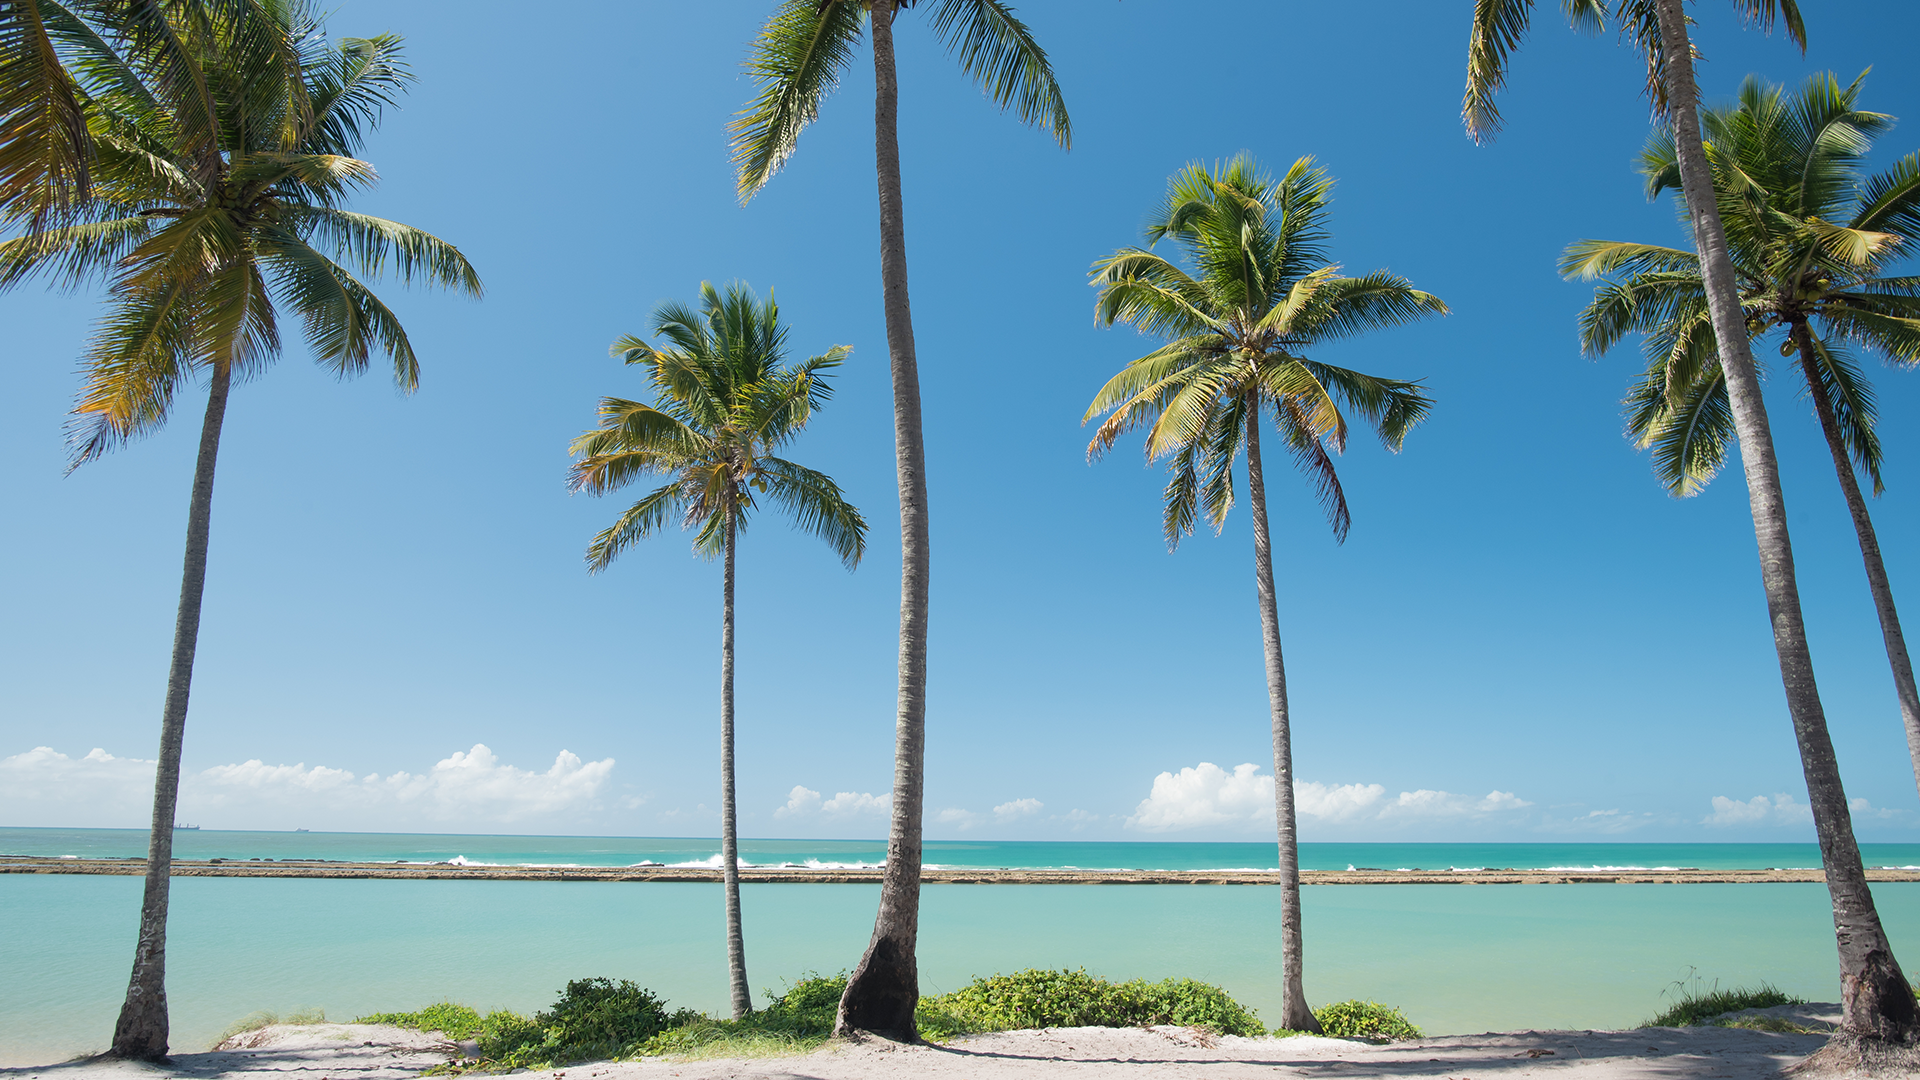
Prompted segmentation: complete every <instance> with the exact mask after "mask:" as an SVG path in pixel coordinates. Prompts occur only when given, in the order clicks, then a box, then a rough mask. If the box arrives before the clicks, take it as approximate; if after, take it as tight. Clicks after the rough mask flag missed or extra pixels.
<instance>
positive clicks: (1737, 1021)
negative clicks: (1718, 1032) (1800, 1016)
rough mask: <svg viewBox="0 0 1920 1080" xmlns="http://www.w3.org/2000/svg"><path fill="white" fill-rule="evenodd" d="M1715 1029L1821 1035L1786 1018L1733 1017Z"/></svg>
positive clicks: (1815, 1030) (1814, 1029) (1718, 1023)
mask: <svg viewBox="0 0 1920 1080" xmlns="http://www.w3.org/2000/svg"><path fill="white" fill-rule="evenodd" d="M1714 1026H1715V1027H1729V1028H1741V1029H1744V1030H1746V1031H1777V1032H1780V1033H1782V1034H1786V1035H1819V1034H1821V1032H1820V1030H1819V1029H1817V1028H1810V1027H1808V1026H1806V1025H1805V1024H1796V1023H1794V1022H1793V1021H1791V1020H1789V1019H1787V1018H1786V1017H1784V1016H1733V1017H1728V1018H1727V1019H1725V1020H1719V1021H1716V1022H1715V1023H1714Z"/></svg>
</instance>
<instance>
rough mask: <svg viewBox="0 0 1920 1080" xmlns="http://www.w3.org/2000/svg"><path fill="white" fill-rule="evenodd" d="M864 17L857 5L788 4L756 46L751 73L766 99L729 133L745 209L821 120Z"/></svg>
mask: <svg viewBox="0 0 1920 1080" xmlns="http://www.w3.org/2000/svg"><path fill="white" fill-rule="evenodd" d="M864 17H865V12H864V11H863V10H862V7H861V5H860V4H859V3H856V2H855V0H824V2H823V0H785V2H784V3H782V4H781V5H780V7H779V8H778V9H777V10H776V11H775V12H774V14H773V17H772V18H771V19H768V20H767V25H766V26H765V27H763V28H762V29H761V31H760V35H759V36H758V37H756V38H755V39H754V43H753V52H752V54H751V55H750V56H749V57H748V59H747V71H748V72H749V73H751V74H752V76H753V79H754V81H755V82H756V83H758V84H759V86H760V92H759V94H758V95H757V96H755V98H754V99H753V101H752V102H751V103H750V104H748V106H747V107H746V108H745V109H743V110H741V111H740V113H739V114H738V115H737V116H736V117H735V118H734V120H733V123H732V124H731V125H729V129H730V130H731V131H732V132H733V164H734V168H735V169H736V170H737V171H738V187H739V193H740V201H741V202H745V201H747V200H748V199H751V198H753V196H754V194H755V193H756V192H758V191H759V190H760V189H761V188H763V187H765V186H766V185H767V181H769V180H771V179H773V174H774V173H777V172H779V171H780V166H782V165H784V164H786V161H787V159H788V158H789V157H792V156H793V149H794V146H795V145H796V144H797V143H798V142H799V140H800V132H801V131H803V130H804V129H805V128H806V126H807V125H808V124H811V123H813V121H814V120H815V119H817V118H818V117H819V115H820V102H821V101H823V100H825V99H826V96H827V95H828V94H831V93H833V91H834V89H835V88H836V87H838V86H839V85H840V76H841V74H842V73H844V72H845V71H846V69H847V65H848V64H849V63H851V62H852V61H853V50H854V46H855V44H856V43H858V42H859V40H860V24H861V20H862V19H863V18H864Z"/></svg>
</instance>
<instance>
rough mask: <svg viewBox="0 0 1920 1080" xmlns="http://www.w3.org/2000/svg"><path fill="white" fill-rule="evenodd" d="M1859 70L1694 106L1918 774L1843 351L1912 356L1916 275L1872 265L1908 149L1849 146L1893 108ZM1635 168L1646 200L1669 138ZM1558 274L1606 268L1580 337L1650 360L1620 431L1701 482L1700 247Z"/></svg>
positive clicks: (1660, 465) (1859, 410)
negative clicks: (1862, 571) (1863, 96)
mask: <svg viewBox="0 0 1920 1080" xmlns="http://www.w3.org/2000/svg"><path fill="white" fill-rule="evenodd" d="M1864 78H1865V76H1864V75H1863V76H1862V77H1861V79H1864ZM1861 79H1856V80H1855V81H1854V83H1853V84H1852V85H1851V86H1846V87H1842V86H1841V85H1840V84H1839V83H1838V82H1837V81H1836V80H1835V79H1834V78H1833V77H1832V76H1831V75H1825V76H1816V77H1815V78H1813V79H1810V80H1809V81H1808V82H1807V84H1806V86H1805V87H1804V88H1803V89H1802V90H1801V91H1800V93H1799V94H1798V95H1797V96H1795V97H1793V98H1792V99H1788V98H1787V96H1786V94H1785V93H1784V92H1783V91H1782V89H1781V88H1780V87H1776V86H1768V85H1766V84H1765V83H1763V82H1761V81H1759V80H1758V79H1751V78H1750V79H1748V80H1747V82H1746V83H1745V85H1743V86H1742V87H1741V88H1740V105H1739V107H1738V108H1737V109H1715V110H1709V111H1708V112H1707V113H1706V114H1705V116H1704V118H1703V119H1704V122H1705V124H1706V129H1707V135H1708V138H1707V142H1706V148H1707V156H1708V158H1709V159H1711V160H1712V162H1713V182H1714V190H1715V193H1716V196H1717V198H1718V201H1719V204H1720V217H1721V221H1723V222H1724V223H1725V225H1726V230H1727V243H1728V247H1729V253H1730V255H1731V257H1732V260H1733V267H1734V273H1735V274H1736V275H1737V277H1738V280H1739V287H1740V303H1741V307H1742V308H1743V309H1744V311H1745V313H1746V325H1747V332H1748V334H1749V335H1750V336H1751V337H1755V338H1758V337H1760V336H1763V335H1766V334H1770V333H1772V332H1773V331H1776V330H1777V331H1780V333H1781V336H1782V340H1781V342H1780V345H1779V347H1780V354H1781V355H1782V356H1793V357H1797V358H1798V360H1799V370H1800V374H1801V377H1802V379H1803V380H1804V384H1805V386H1806V388H1807V394H1808V397H1809V399H1810V400H1812V402H1813V407H1814V415H1815V416H1816V417H1817V418H1818V419H1819V421H1820V431H1821V434H1822V435H1823V436H1825V438H1826V441H1827V450H1828V452H1829V454H1830V455H1831V456H1832V458H1833V466H1834V471H1835V473H1836V475H1837V476H1838V477H1839V480H1840V490H1841V494H1842V495H1843V496H1844V497H1845V499H1846V503H1847V510H1848V512H1849V514H1850V515H1851V516H1852V518H1853V527H1854V532H1855V534H1856V536H1857V537H1858V539H1859V543H1860V555H1861V559H1862V560H1863V561H1864V563H1865V564H1866V571H1867V586H1868V591H1869V592H1870V593H1871V595H1872V597H1873V604H1874V609H1875V611H1876V613H1877V614H1878V615H1879V619H1880V632H1881V637H1882V638H1883V640H1884V641H1885V643H1886V648H1887V661H1888V664H1889V666H1890V667H1891V668H1892V670H1893V681H1894V691H1895V695H1896V697H1897V698H1898V700H1899V705H1900V716H1901V720H1902V721H1903V723H1904V726H1905V728H1906V733H1907V747H1908V750H1909V752H1910V754H1911V756H1912V760H1913V766H1914V772H1915V778H1916V781H1920V694H1916V692H1915V689H1914V678H1913V664H1912V661H1911V660H1910V659H1909V658H1908V654H1907V645H1906V638H1905V636H1904V635H1903V634H1902V633H1901V630H1900V614H1899V612H1898V610H1897V609H1896V608H1895V607H1894V603H1893V589H1892V586H1891V585H1889V584H1888V581H1887V568H1886V563H1885V562H1884V560H1882V558H1881V557H1880V542H1879V540H1878V538H1877V537H1876V536H1875V535H1874V529H1873V519H1872V518H1871V516H1869V514H1868V512H1867V503H1866V499H1865V498H1863V497H1862V495H1861V492H1860V482H1859V479H1858V477H1857V476H1856V475H1855V473H1856V470H1857V471H1858V473H1859V474H1861V475H1864V476H1865V477H1866V478H1867V479H1869V480H1871V481H1872V482H1873V493H1874V494H1875V495H1876V496H1877V495H1879V494H1880V493H1881V491H1882V490H1884V485H1883V484H1882V482H1881V478H1880V439H1879V436H1878V435H1877V434H1876V433H1875V431H1874V423H1875V408H1874V395H1873V387H1872V385H1871V384H1870V383H1868V382H1867V380H1866V378H1865V376H1864V375H1863V374H1862V372H1861V370H1860V368H1859V365H1858V364H1856V363H1855V362H1854V360H1853V358H1852V356H1851V355H1849V352H1848V346H1849V345H1852V346H1857V347H1859V348H1862V349H1865V350H1867V351H1869V352H1877V353H1879V354H1880V355H1882V356H1883V357H1885V358H1887V359H1889V360H1894V361H1899V362H1903V363H1906V364H1913V363H1915V362H1916V361H1920V320H1916V318H1915V316H1916V315H1920V278H1912V277H1894V276H1889V275H1887V274H1885V273H1883V263H1884V261H1885V260H1886V259H1887V258H1889V257H1893V256H1897V255H1899V254H1902V253H1904V252H1905V251H1907V250H1909V245H1911V244H1913V243H1914V241H1915V240H1916V239H1920V154H1910V155H1908V156H1907V157H1906V158H1904V159H1902V160H1901V161H1900V162H1898V163H1897V164H1895V165H1894V166H1893V167H1892V168H1891V169H1889V170H1887V171H1885V172H1882V173H1879V174H1878V175H1875V176H1872V177H1867V178H1865V179H1864V180H1863V179H1862V177H1861V175H1860V174H1861V159H1862V157H1863V156H1864V155H1865V154H1866V153H1867V151H1868V150H1870V149H1871V148H1872V145H1873V140H1874V137H1875V136H1876V135H1878V134H1879V133H1880V132H1882V131H1884V130H1886V128H1887V127H1888V126H1890V124H1891V121H1892V118H1891V117H1889V116H1886V115H1885V114H1882V113H1873V112H1865V111H1863V110H1860V109H1858V108H1857V107H1856V102H1857V101H1858V99H1859V95H1860V85H1861ZM1641 168H1642V171H1643V172H1645V173H1646V175H1647V177H1648V185H1647V190H1648V195H1649V196H1650V197H1658V196H1659V194H1660V193H1661V192H1665V191H1672V190H1675V189H1676V188H1677V187H1678V186H1679V177H1678V163H1677V162H1676V160H1675V158H1674V151H1673V139H1672V137H1671V136H1669V135H1667V134H1665V133H1659V134H1656V135H1655V136H1654V138H1653V139H1652V140H1651V141H1650V142H1649V144H1648V146H1647V150H1646V153H1645V154H1644V155H1643V156H1642V160H1641ZM1843 223H1844V224H1843ZM1561 270H1562V272H1563V273H1565V274H1567V275H1568V276H1569V277H1575V276H1577V277H1581V278H1584V279H1587V280H1592V279H1594V278H1598V277H1604V276H1608V275H1612V276H1613V277H1614V280H1612V281H1610V282H1608V283H1607V284H1605V285H1603V286H1602V287H1601V288H1599V289H1598V290H1597V291H1596V292H1595V295H1594V299H1593V303H1592V304H1590V305H1588V307H1587V309H1586V311H1585V312H1584V313H1582V315H1581V320H1580V323H1581V343H1582V345H1583V347H1584V349H1585V351H1586V352H1587V353H1588V355H1591V356H1599V355H1602V354H1604V353H1605V352H1606V351H1607V350H1608V349H1610V348H1612V347H1613V345H1615V344H1616V343H1617V342H1619V340H1620V339H1621V338H1622V337H1623V336H1625V335H1627V334H1629V333H1643V334H1647V335H1648V337H1647V339H1646V350H1647V372H1646V375H1645V376H1644V377H1643V378H1641V379H1640V380H1639V382H1638V383H1636V384H1635V386H1634V388H1633V391H1632V393H1631V394H1630V395H1629V396H1628V399H1627V417H1628V429H1629V431H1630V432H1631V433H1632V434H1633V435H1634V436H1635V437H1636V438H1637V440H1638V442H1639V444H1640V445H1641V446H1642V447H1646V446H1653V447H1655V448H1656V449H1655V457H1654V462H1655V468H1656V469H1657V471H1658V473H1659V476H1660V479H1661V481H1662V482H1663V483H1665V484H1666V486H1667V489H1668V490H1669V491H1671V492H1672V493H1673V494H1675V495H1676V496H1681V497H1685V496H1688V495H1692V494H1694V493H1696V492H1698V491H1699V490H1700V489H1702V488H1703V487H1705V486H1706V484H1707V483H1708V482H1709V481H1710V480H1712V479H1713V476H1714V474H1715V473H1717V472H1718V471H1719V469H1720V466H1721V465H1722V464H1723V463H1724V462H1725V460H1726V448H1727V444H1728V443H1729V442H1731V441H1732V440H1733V438H1734V431H1733V424H1732V415H1731V413H1730V412H1729V410H1728V406H1727V388H1726V377H1725V375H1724V374H1723V373H1722V372H1721V370H1720V362H1719V358H1718V354H1717V352H1716V348H1715V339H1714V336H1713V326H1712V320H1711V318H1710V317H1709V315H1708V312H1707V304H1706V287H1705V284H1704V283H1703V282H1702V281H1701V279H1700V265H1699V260H1698V259H1697V258H1696V257H1695V256H1694V254H1693V253H1692V252H1690V251H1680V250H1676V249H1674V248H1668V247H1659V246H1655V245H1650V244H1629V243H1621V242H1616V241H1600V240H1583V241H1581V242H1579V243H1577V244H1574V245H1572V246H1571V247H1569V248H1568V249H1567V254H1566V256H1565V257H1564V258H1563V259H1562V260H1561Z"/></svg>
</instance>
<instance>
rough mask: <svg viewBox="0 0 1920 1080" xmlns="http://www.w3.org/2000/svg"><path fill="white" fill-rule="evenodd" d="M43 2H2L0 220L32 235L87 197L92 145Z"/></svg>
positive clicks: (10, 0)
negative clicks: (17, 224) (12, 223)
mask: <svg viewBox="0 0 1920 1080" xmlns="http://www.w3.org/2000/svg"><path fill="white" fill-rule="evenodd" d="M49 6H55V7H57V5H49V4H44V3H42V0H0V217H4V218H7V219H10V220H13V221H18V222H22V223H24V224H25V225H26V227H27V229H28V231H29V233H31V232H38V231H39V230H41V229H45V228H47V227H49V226H52V225H55V224H59V223H62V222H61V218H62V217H64V216H65V215H66V214H69V213H71V212H72V211H73V210H74V209H75V208H76V207H77V206H78V205H79V204H80V203H81V202H83V201H84V200H85V199H86V198H87V196H88V194H89V191H88V188H89V185H90V184H91V177H90V176H89V174H88V166H89V165H90V163H91V158H92V155H93V143H92V139H91V138H89V136H88V133H87V118H86V113H85V111H84V110H83V109H82V108H81V104H80V95H79V93H78V92H77V88H76V87H75V85H74V82H73V78H72V76H70V75H69V74H68V73H67V70H66V68H65V67H64V66H63V65H62V64H61V62H60V56H59V53H58V51H57V49H56V47H55V43H54V39H55V35H56V34H57V27H49V26H48V24H47V20H46V18H45V17H44V15H43V14H42V9H43V8H44V7H49Z"/></svg>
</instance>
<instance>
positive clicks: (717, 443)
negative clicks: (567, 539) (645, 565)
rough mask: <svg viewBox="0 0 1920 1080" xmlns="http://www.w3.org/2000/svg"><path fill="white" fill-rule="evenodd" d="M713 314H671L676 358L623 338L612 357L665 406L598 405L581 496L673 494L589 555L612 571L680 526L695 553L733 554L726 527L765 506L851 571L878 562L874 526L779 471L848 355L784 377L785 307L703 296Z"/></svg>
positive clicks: (801, 477)
mask: <svg viewBox="0 0 1920 1080" xmlns="http://www.w3.org/2000/svg"><path fill="white" fill-rule="evenodd" d="M700 296H701V306H700V310H698V311H695V310H693V309H692V308H689V307H687V306H686V305H684V304H679V303H666V304H662V305H661V306H660V307H659V308H658V309H657V310H656V311H655V312H654V332H655V333H656V334H657V335H659V337H660V338H661V339H663V340H664V342H666V346H665V347H664V348H663V347H659V346H654V345H649V344H648V343H646V342H645V341H642V340H640V339H639V338H635V337H624V338H621V339H620V340H619V341H617V342H615V343H614V345H613V355H614V356H616V357H619V358H621V359H624V360H625V361H626V362H627V363H629V364H638V365H641V366H643V367H645V368H646V370H647V376H648V379H649V381H650V382H651V383H652V384H653V389H654V393H655V396H656V404H653V405H648V404H644V403H642V402H638V401H629V400H627V399H625V398H613V397H610V398H606V399H605V400H603V401H602V402H601V403H600V426H599V427H597V428H595V429H593V430H592V431H589V432H587V433H586V434H584V435H582V436H580V437H579V438H578V439H576V440H574V443H573V451H574V453H575V454H577V455H579V459H578V460H577V461H575V462H574V464H573V472H572V480H571V483H572V486H573V488H574V489H575V490H576V491H587V492H591V493H593V494H596V495H600V494H605V493H607V492H610V491H613V490H616V489H618V488H621V487H624V486H626V485H627V484H629V483H631V482H633V481H634V480H636V479H638V478H639V477H642V476H646V475H650V474H652V475H658V474H664V475H666V476H668V477H670V479H669V480H668V482H667V483H665V484H663V485H661V486H660V487H658V488H655V489H654V490H653V491H650V492H648V493H647V494H646V495H643V496H641V497H640V499H639V500H638V501H636V502H635V503H634V504H633V505H632V506H629V507H628V508H627V509H626V510H625V511H623V512H622V513H621V514H620V517H619V519H618V520H616V521H615V522H614V523H613V524H612V525H611V526H609V527H608V528H607V529H606V530H605V531H603V532H601V533H600V534H599V535H598V536H596V537H594V539H593V543H592V545H591V546H590V547H589V548H588V549H587V564H588V566H589V567H590V568H591V569H593V570H596V571H597V570H602V569H605V568H606V566H607V565H608V564H609V563H611V562H612V561H613V559H614V558H615V556H617V555H619V554H620V552H622V551H624V550H625V549H626V548H627V547H628V546H629V545H631V544H633V543H634V542H635V541H638V540H641V539H644V538H646V537H648V536H651V535H653V533H654V532H656V531H658V530H659V529H661V528H663V527H664V526H666V525H667V524H668V523H669V522H678V523H679V524H682V525H684V526H686V527H688V528H692V529H695V530H696V532H695V535H694V541H693V543H694V549H695V550H696V551H698V552H699V553H700V554H702V555H704V556H706V557H708V558H713V557H716V556H719V555H721V554H724V551H725V543H726V539H727V527H728V523H729V521H731V522H732V523H733V525H734V527H735V528H736V529H738V528H745V527H746V524H747V522H748V520H749V519H750V518H751V516H752V514H753V512H754V511H755V510H756V509H758V506H759V498H760V497H765V498H766V499H767V500H769V501H770V502H772V503H773V504H774V505H776V506H778V507H779V508H781V509H783V510H785V511H787V512H788V513H789V514H790V515H792V517H793V520H794V522H795V523H796V524H797V525H798V526H799V527H800V528H801V529H802V530H803V531H805V532H809V533H812V534H813V535H815V536H818V537H819V538H820V539H822V540H824V541H826V542H827V545H828V546H829V547H831V548H833V550H834V553H835V554H837V555H839V556H840V559H841V561H842V562H844V563H846V565H847V567H848V569H852V568H853V567H854V566H855V565H857V564H858V563H859V561H860V556H861V554H862V552H864V551H865V548H866V533H867V523H866V520H865V519H864V518H862V517H861V516H860V512H859V511H858V510H856V509H854V507H853V506H852V504H850V503H848V502H847V501H846V499H845V497H844V496H842V494H841V492H840V488H839V486H838V485H836V484H835V483H834V482H833V481H832V480H831V479H829V478H828V477H827V476H826V475H825V474H824V473H820V472H816V471H814V470H812V469H809V468H806V467H804V466H801V465H796V464H794V463H793V462H791V461H788V460H786V459H784V458H780V457H776V456H775V454H774V452H775V451H777V450H779V449H780V448H781V447H782V446H784V445H785V444H786V443H788V442H789V441H791V440H792V439H793V437H794V436H795V435H797V434H799V432H800V430H801V429H802V428H803V427H805V426H806V424H807V421H808V420H809V419H810V418H811V417H812V415H813V411H814V410H815V409H818V408H819V407H820V406H821V405H823V404H824V403H825V402H826V401H827V399H828V398H830V397H831V396H832V394H833V388H832V386H831V384H830V382H829V381H828V379H827V377H826V373H827V372H828V371H829V370H831V369H833V368H836V367H838V366H840V364H841V362H842V361H843V360H845V358H846V356H847V354H848V352H849V351H850V350H849V349H848V348H847V347H846V346H842V345H836V346H834V347H833V348H831V349H829V350H827V351H826V352H825V353H822V354H821V355H819V356H815V357H811V358H809V359H807V360H805V361H802V362H801V363H799V364H794V365H786V364H784V363H783V362H782V361H783V360H784V358H785V353H786V337H787V332H786V329H785V328H784V327H782V326H781V325H780V321H779V307H778V305H776V304H775V303H774V302H773V301H772V300H769V301H767V302H766V303H765V304H762V303H760V302H759V301H758V300H756V299H755V297H754V295H753V293H752V291H751V290H749V289H747V288H746V286H744V285H731V286H729V287H728V288H727V289H726V291H725V292H724V293H723V292H721V291H720V290H718V289H716V288H714V287H713V286H712V285H711V284H706V283H703V284H702V285H701V286H700Z"/></svg>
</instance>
